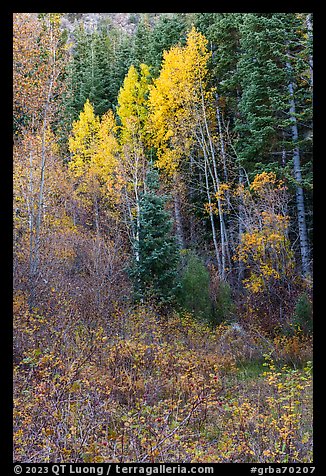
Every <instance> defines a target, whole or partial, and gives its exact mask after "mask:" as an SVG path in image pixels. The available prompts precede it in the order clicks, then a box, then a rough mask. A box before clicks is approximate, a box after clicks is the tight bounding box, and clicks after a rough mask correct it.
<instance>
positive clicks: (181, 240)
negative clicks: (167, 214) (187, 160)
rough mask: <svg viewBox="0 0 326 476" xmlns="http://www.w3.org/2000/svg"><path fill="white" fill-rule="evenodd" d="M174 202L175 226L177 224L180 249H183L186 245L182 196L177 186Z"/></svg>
mask: <svg viewBox="0 0 326 476" xmlns="http://www.w3.org/2000/svg"><path fill="white" fill-rule="evenodd" d="M173 204H174V217H175V226H176V238H177V242H178V246H179V249H180V250H182V249H183V248H184V247H185V239H184V233H183V225H182V217H181V212H180V197H179V194H178V191H177V190H176V186H175V189H174V192H173Z"/></svg>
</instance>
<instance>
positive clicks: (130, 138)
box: [117, 64, 151, 260]
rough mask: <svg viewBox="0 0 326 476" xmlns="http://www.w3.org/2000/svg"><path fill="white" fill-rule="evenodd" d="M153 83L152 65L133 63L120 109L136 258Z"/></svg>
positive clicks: (123, 167) (123, 162) (128, 213)
mask: <svg viewBox="0 0 326 476" xmlns="http://www.w3.org/2000/svg"><path fill="white" fill-rule="evenodd" d="M150 83H151V75H150V71H149V68H148V66H147V65H146V64H141V65H140V67H139V72H138V71H137V69H136V68H135V67H134V66H133V65H132V66H131V67H130V68H129V71H128V73H127V75H126V77H125V79H124V82H123V85H122V87H121V89H120V92H119V96H118V108H117V113H118V116H119V119H120V122H121V126H120V150H121V160H120V167H121V175H122V177H123V181H124V199H125V204H126V209H125V219H126V222H127V223H128V231H129V236H130V240H131V242H132V243H134V246H135V249H134V253H135V258H136V260H139V253H138V244H139V226H140V205H139V203H140V191H141V190H142V189H143V188H144V186H145V175H146V169H147V162H148V160H147V148H148V144H149V130H148V128H147V118H148V103H147V96H148V92H149V85H150Z"/></svg>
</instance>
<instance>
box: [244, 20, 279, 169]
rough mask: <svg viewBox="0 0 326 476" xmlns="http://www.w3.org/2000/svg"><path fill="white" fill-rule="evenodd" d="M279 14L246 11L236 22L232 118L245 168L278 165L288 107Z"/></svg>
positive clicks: (276, 167) (275, 167)
mask: <svg viewBox="0 0 326 476" xmlns="http://www.w3.org/2000/svg"><path fill="white" fill-rule="evenodd" d="M283 17H284V14H280V13H264V14H257V13H248V14H245V15H244V16H243V22H242V24H241V26H240V33H241V38H240V47H241V53H240V58H239V62H238V65H237V76H238V79H239V83H240V86H241V98H240V101H239V113H240V114H239V117H238V118H237V121H236V128H235V130H236V132H237V133H238V138H239V139H238V141H237V144H236V149H237V152H238V156H239V158H240V159H241V160H242V162H243V164H244V166H245V168H246V169H247V171H248V172H249V173H250V172H251V173H253V174H255V173H258V172H261V171H262V170H266V169H267V168H268V169H273V170H275V171H277V170H278V168H280V167H281V166H282V141H283V137H284V132H285V131H286V120H287V113H288V99H287V78H286V76H287V75H286V68H285V52H286V38H285V35H284V28H285V25H284V21H283V20H284V18H283Z"/></svg>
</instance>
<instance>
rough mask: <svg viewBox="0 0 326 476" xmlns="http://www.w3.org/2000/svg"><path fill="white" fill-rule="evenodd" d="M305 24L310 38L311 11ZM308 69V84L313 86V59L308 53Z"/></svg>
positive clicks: (310, 38)
mask: <svg viewBox="0 0 326 476" xmlns="http://www.w3.org/2000/svg"><path fill="white" fill-rule="evenodd" d="M306 25H307V31H308V38H309V40H312V23H311V13H308V15H307V16H306ZM309 69H310V86H311V89H312V87H313V59H312V55H309Z"/></svg>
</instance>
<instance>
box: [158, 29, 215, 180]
mask: <svg viewBox="0 0 326 476" xmlns="http://www.w3.org/2000/svg"><path fill="white" fill-rule="evenodd" d="M210 54H211V53H210V52H209V51H208V50H207V39H206V38H205V37H204V35H202V34H201V33H200V32H198V31H197V30H196V29H195V28H194V27H193V28H192V29H191V31H190V32H189V34H188V36H187V42H186V45H185V46H174V47H172V48H171V49H170V50H169V51H165V52H164V54H163V63H162V68H161V72H160V75H159V77H158V78H157V79H155V80H154V84H153V86H151V87H150V95H149V108H150V122H149V127H150V128H151V130H152V132H153V136H152V142H153V145H154V147H156V149H157V154H158V161H157V165H158V167H160V168H161V169H163V170H165V172H166V173H167V174H168V175H173V174H174V173H175V172H176V170H177V169H178V167H179V164H180V161H181V160H182V159H185V158H186V157H187V154H188V153H189V151H190V150H191V147H192V145H193V143H194V137H193V133H194V129H195V128H196V123H198V120H199V117H200V115H201V108H202V101H203V100H205V98H206V96H207V95H208V94H209V93H208V92H207V91H206V75H207V62H208V59H209V57H210Z"/></svg>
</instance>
